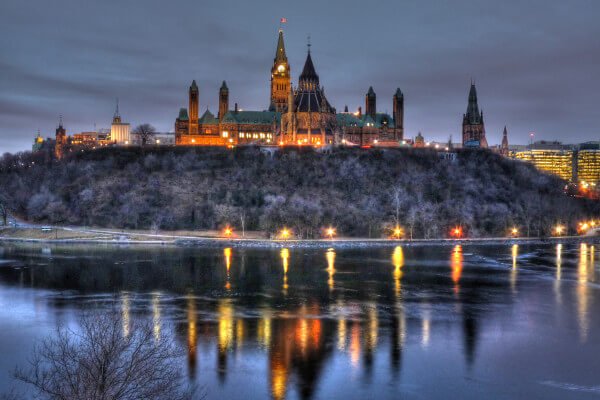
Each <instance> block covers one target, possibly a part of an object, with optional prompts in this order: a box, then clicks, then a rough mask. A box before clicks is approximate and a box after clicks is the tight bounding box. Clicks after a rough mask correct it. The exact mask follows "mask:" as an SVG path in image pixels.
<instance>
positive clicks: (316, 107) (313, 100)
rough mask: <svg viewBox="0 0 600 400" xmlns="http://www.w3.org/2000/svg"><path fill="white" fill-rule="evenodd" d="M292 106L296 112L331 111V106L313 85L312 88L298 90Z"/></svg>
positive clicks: (321, 92) (320, 91) (319, 89)
mask: <svg viewBox="0 0 600 400" xmlns="http://www.w3.org/2000/svg"><path fill="white" fill-rule="evenodd" d="M294 106H295V107H294V109H295V110H296V111H297V112H321V111H325V112H332V111H333V107H331V104H329V102H328V101H327V98H326V97H325V94H324V93H323V91H322V90H321V88H319V87H315V88H314V90H298V92H297V93H296V97H295V99H294Z"/></svg>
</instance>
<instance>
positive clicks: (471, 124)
mask: <svg viewBox="0 0 600 400" xmlns="http://www.w3.org/2000/svg"><path fill="white" fill-rule="evenodd" d="M462 138H463V141H462V142H463V147H481V148H487V147H488V143H487V139H486V138H485V125H484V123H483V111H481V112H480V111H479V105H478V104H477V90H476V89H475V84H473V83H471V90H470V91H469V104H468V105H467V113H466V114H464V115H463V128H462Z"/></svg>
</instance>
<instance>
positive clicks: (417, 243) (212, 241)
mask: <svg viewBox="0 0 600 400" xmlns="http://www.w3.org/2000/svg"><path fill="white" fill-rule="evenodd" d="M149 236H153V237H156V239H149V240H133V239H127V238H126V237H125V235H123V234H122V233H121V235H120V238H118V239H115V238H112V239H105V238H63V239H55V238H32V237H9V236H0V244H4V243H32V244H33V243H38V244H39V243H42V244H61V245H65V244H80V245H81V244H85V245H116V246H129V245H131V246H158V247H166V246H175V247H203V248H215V247H233V248H256V249H282V248H306V249H311V248H313V249H323V248H325V249H326V248H347V249H364V248H377V247H378V248H381V247H395V246H407V247H423V246H455V245H510V244H552V243H556V244H559V243H579V242H600V236H560V237H546V238H540V237H530V238H501V237H496V238H463V239H413V240H410V239H368V238H340V239H333V240H331V239H294V240H272V239H256V238H253V239H242V238H235V239H230V238H218V237H190V236H179V237H178V236H174V235H164V236H163V235H160V234H156V235H149ZM167 237H168V238H167ZM158 238H161V239H158Z"/></svg>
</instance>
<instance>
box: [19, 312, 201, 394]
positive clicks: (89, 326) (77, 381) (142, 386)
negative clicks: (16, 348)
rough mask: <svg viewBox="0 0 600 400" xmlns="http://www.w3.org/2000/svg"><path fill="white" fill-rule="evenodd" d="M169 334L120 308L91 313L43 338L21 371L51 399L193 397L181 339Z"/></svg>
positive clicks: (20, 375) (23, 376) (24, 380)
mask: <svg viewBox="0 0 600 400" xmlns="http://www.w3.org/2000/svg"><path fill="white" fill-rule="evenodd" d="M124 322H126V323H127V329H124V325H123V323H124ZM163 337H164V335H163V336H161V337H156V336H155V333H154V331H153V328H152V326H151V325H150V324H144V323H139V324H138V323H133V322H130V321H124V320H123V319H122V318H121V316H120V315H119V314H118V313H116V312H111V313H108V314H106V313H103V314H99V313H94V314H86V315H84V316H83V317H82V318H81V320H80V330H79V331H73V330H71V329H69V328H65V327H63V326H59V327H58V328H57V331H56V335H55V336H52V337H50V338H47V339H45V340H43V341H41V342H40V343H39V344H38V345H37V346H36V347H35V349H34V352H33V355H32V356H31V358H30V360H29V368H26V369H23V368H17V369H16V371H15V377H16V378H17V379H18V380H20V381H22V382H25V383H27V384H29V385H31V386H32V387H33V389H34V392H35V393H36V395H37V397H36V398H40V399H48V400H63V399H86V400H109V399H110V400H133V399H150V400H162V399H179V400H183V399H192V398H194V396H195V395H194V391H193V390H191V388H189V387H186V386H188V385H186V384H185V381H184V376H183V374H182V373H181V368H182V364H181V363H180V362H179V361H180V355H179V354H178V353H177V351H176V347H175V344H174V343H173V342H172V341H171V340H170V339H167V338H163Z"/></svg>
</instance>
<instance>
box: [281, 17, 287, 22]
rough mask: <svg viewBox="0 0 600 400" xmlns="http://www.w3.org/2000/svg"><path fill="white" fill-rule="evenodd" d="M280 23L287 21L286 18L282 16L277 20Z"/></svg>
mask: <svg viewBox="0 0 600 400" xmlns="http://www.w3.org/2000/svg"><path fill="white" fill-rule="evenodd" d="M279 22H280V23H282V24H285V23H286V22H287V18H285V17H283V18H281V20H279Z"/></svg>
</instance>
